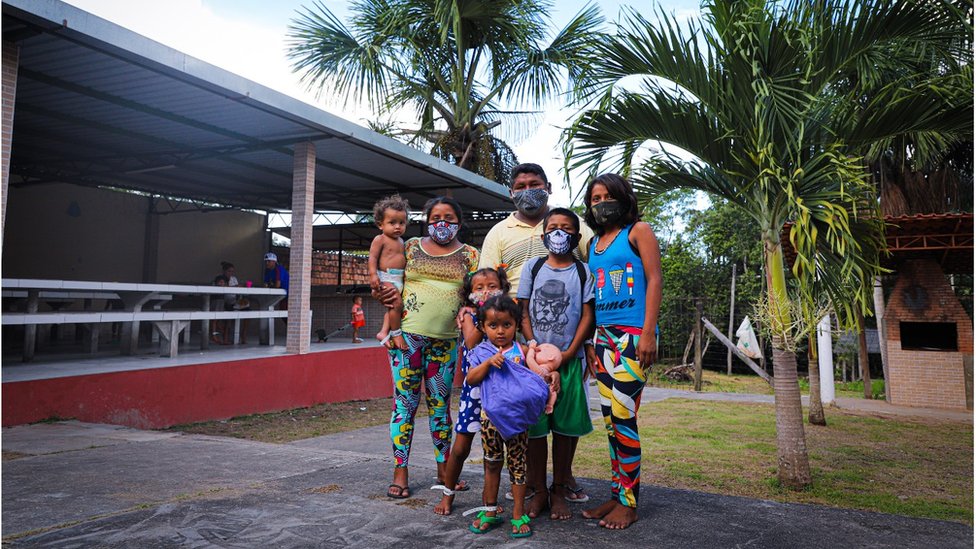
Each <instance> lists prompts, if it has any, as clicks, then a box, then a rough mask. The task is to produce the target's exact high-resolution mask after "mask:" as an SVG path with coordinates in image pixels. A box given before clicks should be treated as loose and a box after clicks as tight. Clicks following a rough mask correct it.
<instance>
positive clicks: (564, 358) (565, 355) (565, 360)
mask: <svg viewBox="0 0 976 549" xmlns="http://www.w3.org/2000/svg"><path fill="white" fill-rule="evenodd" d="M574 358H576V355H575V354H573V353H571V352H569V351H563V352H561V353H559V365H560V366H561V365H563V364H569V361H570V360H573V359H574Z"/></svg>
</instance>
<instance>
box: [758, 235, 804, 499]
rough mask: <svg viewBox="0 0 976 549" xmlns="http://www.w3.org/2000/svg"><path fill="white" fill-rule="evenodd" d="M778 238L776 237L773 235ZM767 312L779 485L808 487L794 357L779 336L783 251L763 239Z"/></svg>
mask: <svg viewBox="0 0 976 549" xmlns="http://www.w3.org/2000/svg"><path fill="white" fill-rule="evenodd" d="M776 236H778V234H777V235H776ZM764 248H765V252H766V253H765V255H766V267H767V268H766V277H767V279H768V282H769V294H768V295H769V310H770V321H771V323H772V326H771V328H772V333H773V337H772V340H773V391H774V396H775V402H776V454H777V461H778V471H779V472H778V475H777V476H778V477H779V482H780V484H781V485H783V486H785V487H787V488H792V489H799V488H804V487H806V486H809V485H810V482H811V479H810V460H809V457H808V456H807V443H806V436H805V435H804V432H803V405H802V403H801V401H800V385H799V383H798V382H797V375H796V354H795V353H793V352H791V351H789V350H788V347H787V345H786V341H785V340H784V339H783V334H785V333H786V330H787V327H788V325H789V318H790V314H789V306H790V303H789V298H788V296H787V293H786V275H785V273H784V272H783V248H782V246H781V245H780V243H779V241H778V240H777V239H773V238H764Z"/></svg>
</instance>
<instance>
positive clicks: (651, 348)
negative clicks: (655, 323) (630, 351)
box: [637, 328, 657, 370]
mask: <svg viewBox="0 0 976 549" xmlns="http://www.w3.org/2000/svg"><path fill="white" fill-rule="evenodd" d="M637 360H638V362H640V365H641V368H644V369H645V370H647V369H649V368H650V367H651V365H653V364H654V363H655V362H657V339H656V338H655V337H654V328H651V330H650V332H648V331H646V330H645V331H644V332H642V333H641V336H640V340H639V341H638V342H637Z"/></svg>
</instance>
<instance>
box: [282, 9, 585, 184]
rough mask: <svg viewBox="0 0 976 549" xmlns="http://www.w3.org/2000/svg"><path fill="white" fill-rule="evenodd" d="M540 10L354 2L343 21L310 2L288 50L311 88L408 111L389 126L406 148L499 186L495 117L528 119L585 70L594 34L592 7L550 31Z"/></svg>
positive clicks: (502, 161)
mask: <svg viewBox="0 0 976 549" xmlns="http://www.w3.org/2000/svg"><path fill="white" fill-rule="evenodd" d="M551 7H552V4H551V2H548V1H546V0H503V1H496V2H484V1H481V0H358V1H355V2H352V4H351V8H350V11H351V12H352V14H353V15H352V17H351V19H350V20H349V22H348V24H344V23H343V22H342V21H340V20H339V19H338V18H336V16H335V15H334V14H333V13H332V12H331V11H330V10H329V9H328V8H327V7H326V6H325V4H324V3H322V2H320V1H315V2H313V3H312V5H311V7H306V8H305V9H304V10H303V11H302V12H300V13H299V15H298V17H297V18H296V19H294V20H293V21H292V23H291V25H290V26H289V31H288V35H289V39H290V42H289V57H290V58H291V60H292V62H293V67H294V70H295V71H296V72H298V73H300V74H301V75H302V80H303V82H305V83H306V84H307V85H308V86H309V87H310V88H313V89H318V91H319V93H326V92H327V93H328V95H330V96H332V97H333V98H341V99H342V100H343V101H349V100H366V101H367V102H368V103H369V105H370V106H371V107H372V108H373V109H374V110H375V111H376V112H377V113H378V115H379V116H381V117H382V116H389V115H392V114H395V113H397V112H399V111H402V110H403V109H408V110H411V111H413V112H415V113H416V116H417V123H418V124H417V125H416V126H413V127H410V128H402V129H401V130H400V132H401V134H402V135H404V136H405V137H407V138H409V140H410V142H411V143H414V144H416V145H418V146H420V144H426V147H427V148H428V150H429V151H430V152H431V154H433V155H435V156H438V157H440V158H443V159H445V160H450V161H452V162H455V163H456V164H458V165H459V166H461V167H463V168H465V169H468V170H471V171H474V172H477V173H479V174H481V175H484V176H486V177H488V178H491V179H495V180H497V181H500V182H507V181H506V180H507V178H508V175H509V171H510V169H511V168H512V167H513V166H514V164H516V163H517V159H516V157H515V154H514V152H513V151H512V149H511V147H509V146H508V145H507V143H506V142H505V141H504V140H502V138H501V137H500V136H499V135H497V134H498V131H497V130H498V129H499V127H500V126H501V125H502V124H503V123H505V124H508V125H509V126H510V128H509V130H510V131H509V132H508V134H507V135H514V134H517V133H518V131H517V130H518V126H519V124H524V123H526V122H531V121H533V120H534V119H535V118H536V117H535V115H536V114H538V113H537V111H535V110H532V109H538V108H539V107H541V106H542V105H543V104H545V102H546V101H548V100H549V99H551V98H552V97H554V96H555V95H558V94H559V93H560V91H563V90H567V89H568V83H569V82H576V81H577V79H578V78H579V77H580V75H581V74H582V73H583V71H586V70H587V69H589V67H590V62H591V61H592V60H593V57H592V55H591V54H589V52H590V51H591V49H592V46H593V44H594V43H596V42H598V41H599V36H600V34H599V32H598V28H599V27H600V25H601V24H602V22H603V19H602V16H601V15H600V14H599V11H598V10H597V8H596V7H595V6H588V7H586V8H584V9H583V10H582V11H580V12H579V13H578V14H577V15H576V16H575V17H573V18H572V19H571V20H570V22H569V23H568V24H567V25H566V26H565V27H564V28H562V29H561V30H559V31H557V32H555V33H552V32H551V29H550V26H549V23H548V17H547V15H546V13H547V11H548V10H549V9H550V8H551ZM546 38H549V39H548V41H546ZM509 104H512V105H515V106H516V107H517V108H519V109H522V110H508V109H506V106H507V105H509ZM526 109H528V110H526Z"/></svg>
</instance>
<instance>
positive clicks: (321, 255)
mask: <svg viewBox="0 0 976 549" xmlns="http://www.w3.org/2000/svg"><path fill="white" fill-rule="evenodd" d="M272 251H273V252H275V253H276V254H278V262H279V263H282V264H283V265H288V256H289V249H288V248H275V249H274V250H272ZM368 261H369V258H368V257H366V256H365V255H356V254H350V253H345V252H344V253H343V254H342V285H343V286H355V285H363V286H365V285H367V284H369V268H368V266H367V263H368ZM338 283H339V252H320V251H317V250H313V251H312V286H335V285H337V284H338Z"/></svg>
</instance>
